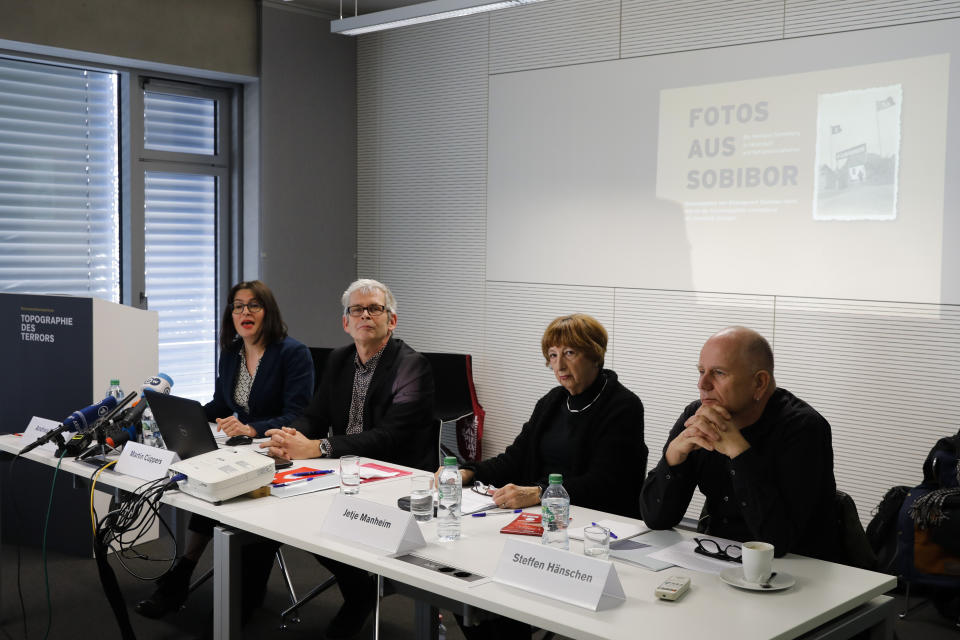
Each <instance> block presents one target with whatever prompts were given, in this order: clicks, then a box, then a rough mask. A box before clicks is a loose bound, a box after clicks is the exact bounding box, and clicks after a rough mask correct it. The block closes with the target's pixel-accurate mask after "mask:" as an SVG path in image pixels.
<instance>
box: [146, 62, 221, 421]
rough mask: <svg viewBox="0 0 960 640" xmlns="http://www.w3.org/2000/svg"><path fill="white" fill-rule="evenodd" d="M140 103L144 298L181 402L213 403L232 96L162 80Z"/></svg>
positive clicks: (150, 86) (152, 85) (151, 86)
mask: <svg viewBox="0 0 960 640" xmlns="http://www.w3.org/2000/svg"><path fill="white" fill-rule="evenodd" d="M140 95H141V96H142V99H143V135H142V137H141V136H137V138H136V139H137V140H138V141H140V140H142V144H141V145H136V144H135V151H136V153H137V156H138V162H137V163H136V171H137V172H138V179H142V180H143V194H144V197H143V215H144V220H143V226H144V286H143V291H144V293H145V295H146V299H147V308H148V309H151V310H153V311H157V312H158V314H159V316H160V369H161V370H162V371H164V372H166V373H169V374H170V375H171V376H172V377H173V380H174V388H175V393H176V394H177V395H181V396H185V397H188V398H194V399H196V400H199V401H201V402H206V401H208V400H210V398H211V397H212V395H213V388H214V381H215V379H216V332H217V320H218V317H219V315H220V314H219V313H218V311H219V309H220V305H218V303H217V295H216V294H217V283H218V273H219V270H218V268H217V266H218V265H217V256H218V252H217V247H218V228H219V225H218V219H219V214H220V212H221V211H224V210H228V207H227V202H226V201H227V197H228V196H227V194H228V193H229V190H228V189H226V188H225V186H226V183H227V182H228V180H229V173H228V160H227V158H229V138H230V136H229V130H230V129H229V117H228V114H229V111H230V110H229V108H227V107H226V106H225V105H226V104H228V101H229V96H228V95H227V93H226V92H224V91H220V90H216V89H211V88H208V87H199V86H196V85H190V84H183V83H172V82H166V81H158V80H145V81H143V83H142V93H141V94H140ZM136 147H139V148H136ZM224 304H226V303H225V302H224Z"/></svg>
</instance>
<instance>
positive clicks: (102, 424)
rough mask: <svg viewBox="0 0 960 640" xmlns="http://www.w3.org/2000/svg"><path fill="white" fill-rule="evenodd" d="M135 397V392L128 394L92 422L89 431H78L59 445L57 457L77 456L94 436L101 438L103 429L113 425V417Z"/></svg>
mask: <svg viewBox="0 0 960 640" xmlns="http://www.w3.org/2000/svg"><path fill="white" fill-rule="evenodd" d="M136 397H137V392H136V391H132V392H130V394H128V395H127V396H126V397H125V398H124V399H123V400H121V401H120V402H119V403H117V406H116V407H114V408H113V409H111V410H110V411H109V412H108V413H107V415H105V416H103V417H102V418H100V419H98V420H97V421H96V422H94V423H93V425H92V426H90V428H89V429H82V430H80V431H78V432H77V434H76V435H75V436H73V437H72V438H70V439H69V440H67V441H66V442H65V443H62V444H60V446H58V447H57V456H63V457H74V456H79V455H80V454H81V453H82V452H83V451H84V449H86V448H87V445H89V444H90V442H91V441H93V438H94V436H98V437H102V436H101V435H100V434H102V433H103V431H104V429H106V428H107V427H108V426H109V425H112V424H113V422H114V416H117V415H119V414H120V412H121V411H122V410H123V408H124V407H125V406H127V404H128V403H129V402H130V401H131V400H133V399H134V398H136Z"/></svg>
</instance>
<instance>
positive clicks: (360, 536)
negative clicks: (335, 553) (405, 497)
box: [320, 493, 427, 555]
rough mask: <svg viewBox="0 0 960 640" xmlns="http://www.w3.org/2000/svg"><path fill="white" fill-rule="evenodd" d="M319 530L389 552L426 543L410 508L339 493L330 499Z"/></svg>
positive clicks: (392, 552) (405, 550)
mask: <svg viewBox="0 0 960 640" xmlns="http://www.w3.org/2000/svg"><path fill="white" fill-rule="evenodd" d="M320 530H321V531H322V532H323V533H326V534H330V535H333V536H337V537H338V538H344V539H345V540H350V541H354V542H356V541H360V542H362V543H363V544H365V545H367V546H370V547H374V548H375V549H380V550H382V551H385V552H386V553H387V554H389V555H394V554H397V553H407V552H409V551H413V550H414V549H419V548H420V547H424V546H426V544H427V543H426V541H425V540H424V539H423V534H422V533H421V532H420V527H419V526H417V521H416V520H414V519H413V514H412V513H410V512H409V511H403V510H402V509H398V508H396V507H391V506H389V505H383V504H378V503H376V502H370V501H369V500H364V499H362V498H357V497H355V496H347V495H344V494H342V493H341V494H338V495H337V497H336V498H334V499H333V505H332V506H331V507H330V511H328V512H327V517H326V519H324V521H323V527H321V529H320Z"/></svg>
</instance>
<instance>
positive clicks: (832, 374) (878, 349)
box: [776, 298, 960, 522]
mask: <svg viewBox="0 0 960 640" xmlns="http://www.w3.org/2000/svg"><path fill="white" fill-rule="evenodd" d="M776 335H777V341H776V371H777V383H778V384H780V385H781V386H783V387H786V388H788V389H790V390H791V391H793V392H794V393H795V394H797V395H798V396H799V397H801V398H803V399H804V400H806V401H807V402H809V403H810V404H811V405H813V406H814V407H815V408H816V409H817V410H818V411H819V412H820V413H821V414H823V416H824V417H825V418H827V420H829V421H830V424H831V426H832V428H833V450H834V456H835V461H834V468H835V470H836V476H837V486H838V488H840V489H842V490H843V491H846V492H847V493H849V494H850V495H851V496H852V497H853V499H854V500H855V501H856V503H857V508H858V509H859V511H860V516H861V519H862V521H863V522H869V519H870V511H871V509H873V507H875V506H876V505H877V504H878V503H879V502H880V499H881V498H882V497H883V493H884V492H885V491H886V490H887V489H889V488H890V487H891V486H893V485H896V484H905V485H910V486H913V485H915V484H917V483H919V482H920V480H921V479H922V473H921V469H922V466H923V460H924V458H925V457H926V455H927V453H928V452H929V451H930V449H931V448H932V447H933V444H934V443H935V442H936V440H937V439H938V438H940V437H942V436H945V435H950V434H951V433H955V432H956V429H957V423H956V419H955V416H954V411H953V405H954V402H955V397H956V392H957V389H958V388H960V308H958V307H949V306H944V305H920V304H902V303H880V302H855V301H842V300H814V299H802V298H778V299H777V334H776Z"/></svg>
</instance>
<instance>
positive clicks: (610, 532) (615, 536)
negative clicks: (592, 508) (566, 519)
mask: <svg viewBox="0 0 960 640" xmlns="http://www.w3.org/2000/svg"><path fill="white" fill-rule="evenodd" d="M590 524H592V525H593V526H595V527H600V528H601V529H607V528H606V527H605V526H603V525H600V524H597V523H596V522H591V523H590ZM607 533H609V534H610V537H611V538H613V539H614V540H619V539H620V538H618V537H617V535H616V534H615V533H614V532H613V531H610V529H607Z"/></svg>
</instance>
